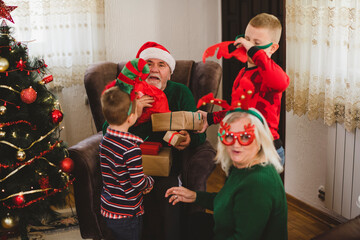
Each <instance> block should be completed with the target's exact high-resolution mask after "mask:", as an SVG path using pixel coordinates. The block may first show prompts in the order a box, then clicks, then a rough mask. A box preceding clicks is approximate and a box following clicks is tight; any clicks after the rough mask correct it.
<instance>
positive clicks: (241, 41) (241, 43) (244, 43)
mask: <svg viewBox="0 0 360 240" xmlns="http://www.w3.org/2000/svg"><path fill="white" fill-rule="evenodd" d="M234 45H235V46H236V48H239V47H241V46H243V47H244V48H245V49H246V51H249V49H250V48H251V47H253V46H255V45H254V44H253V43H252V42H250V41H248V40H246V39H245V38H243V37H240V38H238V39H236V41H235V42H234Z"/></svg>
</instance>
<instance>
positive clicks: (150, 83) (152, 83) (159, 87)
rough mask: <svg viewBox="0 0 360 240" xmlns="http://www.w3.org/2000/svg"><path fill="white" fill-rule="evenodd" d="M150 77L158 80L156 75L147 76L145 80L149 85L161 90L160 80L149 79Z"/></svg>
mask: <svg viewBox="0 0 360 240" xmlns="http://www.w3.org/2000/svg"><path fill="white" fill-rule="evenodd" d="M150 76H156V77H158V78H159V79H160V77H159V76H157V75H156V74H154V75H149V77H148V78H147V79H146V80H145V81H146V82H147V83H148V84H149V85H152V86H154V87H157V88H158V89H160V90H161V80H158V79H150Z"/></svg>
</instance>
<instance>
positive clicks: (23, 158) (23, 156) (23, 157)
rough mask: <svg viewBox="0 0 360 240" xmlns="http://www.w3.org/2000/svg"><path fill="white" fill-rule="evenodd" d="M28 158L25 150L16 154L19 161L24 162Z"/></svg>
mask: <svg viewBox="0 0 360 240" xmlns="http://www.w3.org/2000/svg"><path fill="white" fill-rule="evenodd" d="M25 158H26V153H25V152H24V151H23V150H19V151H18V152H17V153H16V159H17V160H19V161H24V160H25Z"/></svg>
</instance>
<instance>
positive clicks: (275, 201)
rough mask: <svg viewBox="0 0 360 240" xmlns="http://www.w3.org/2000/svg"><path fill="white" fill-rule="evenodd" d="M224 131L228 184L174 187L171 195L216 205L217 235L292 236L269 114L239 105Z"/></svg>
mask: <svg viewBox="0 0 360 240" xmlns="http://www.w3.org/2000/svg"><path fill="white" fill-rule="evenodd" d="M218 135H219V142H218V147H217V155H216V161H217V163H220V164H221V167H222V169H223V170H224V171H225V173H226V175H227V176H228V178H227V180H226V182H225V184H224V186H223V188H222V189H221V190H220V191H219V192H218V193H207V192H194V191H191V190H189V189H186V188H184V187H173V188H170V189H168V190H167V192H166V195H165V197H169V196H170V198H169V202H170V203H172V204H177V203H178V202H185V203H193V202H195V203H197V204H199V205H201V206H203V207H205V208H207V209H209V210H213V211H214V214H213V219H214V228H213V233H214V235H213V236H214V239H221V240H224V239H251V240H255V239H269V240H270V239H271V240H274V239H276V240H282V239H287V203H286V196H285V191H284V187H283V183H282V181H281V179H280V176H279V174H278V173H279V172H281V171H282V166H281V164H280V158H279V156H278V154H277V152H276V149H275V147H274V145H273V141H272V135H271V132H270V130H269V127H268V125H267V123H266V121H265V119H264V117H263V116H262V115H261V113H260V112H258V111H257V110H255V109H249V110H241V109H239V110H236V109H235V110H233V111H230V112H229V113H228V115H227V116H226V117H225V118H224V119H223V121H222V122H221V125H220V129H219V132H218Z"/></svg>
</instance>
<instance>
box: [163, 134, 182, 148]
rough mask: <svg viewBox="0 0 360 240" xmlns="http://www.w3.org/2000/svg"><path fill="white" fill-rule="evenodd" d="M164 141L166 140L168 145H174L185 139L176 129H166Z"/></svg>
mask: <svg viewBox="0 0 360 240" xmlns="http://www.w3.org/2000/svg"><path fill="white" fill-rule="evenodd" d="M163 140H164V141H165V142H168V143H169V145H172V146H174V147H176V146H178V145H179V144H180V143H181V142H183V141H184V140H186V136H184V135H182V134H180V133H179V132H177V131H167V132H166V133H165V135H164V137H163Z"/></svg>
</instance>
